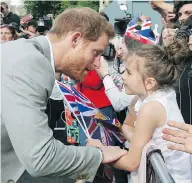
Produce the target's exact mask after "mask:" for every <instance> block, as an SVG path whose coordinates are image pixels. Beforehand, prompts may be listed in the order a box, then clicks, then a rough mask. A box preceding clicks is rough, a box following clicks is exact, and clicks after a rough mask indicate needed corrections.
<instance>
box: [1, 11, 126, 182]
mask: <svg viewBox="0 0 192 183" xmlns="http://www.w3.org/2000/svg"><path fill="white" fill-rule="evenodd" d="M114 34H115V33H114V31H113V27H112V25H111V24H109V23H108V22H107V21H106V20H105V19H104V18H103V17H102V16H101V15H99V14H98V13H97V12H95V11H93V10H91V9H90V8H73V9H68V10H65V11H64V12H63V13H62V14H60V15H59V16H58V17H57V18H56V19H55V21H54V25H53V27H52V29H51V30H50V32H49V33H48V34H47V36H46V37H44V36H39V37H35V38H32V39H29V40H26V39H19V40H18V41H15V42H11V43H5V44H3V45H2V46H1V48H2V49H1V51H2V52H1V53H2V68H3V69H2V75H1V76H2V85H1V86H2V90H1V91H2V100H1V101H2V113H1V119H2V123H1V130H2V135H1V139H2V141H1V145H2V146H1V155H2V164H1V170H2V174H1V175H2V180H1V182H8V181H10V180H11V181H12V182H14V181H15V182H16V181H17V180H18V179H19V178H20V177H21V175H22V174H23V172H24V171H25V170H27V171H28V172H29V173H30V174H31V175H32V176H34V177H42V176H52V177H64V176H67V177H70V178H72V179H84V180H88V181H92V180H93V178H94V176H95V173H96V171H97V169H98V167H99V165H100V164H101V163H110V162H113V161H115V160H117V159H119V158H120V157H121V156H123V155H125V154H126V151H124V150H121V149H120V148H118V147H98V148H95V147H73V146H65V145H64V144H62V143H61V142H59V141H57V140H56V139H54V138H53V133H52V130H51V129H50V128H49V127H48V118H47V115H46V114H45V109H46V105H47V100H48V98H49V96H50V94H51V92H52V89H53V85H54V81H55V72H60V73H64V74H65V75H67V76H69V77H70V78H72V79H74V80H77V81H82V80H83V79H84V77H85V76H86V75H87V73H88V71H90V70H93V69H95V67H99V62H100V56H101V54H102V53H103V51H104V49H105V47H106V46H107V44H108V41H109V39H110V38H112V37H114ZM10 111H11V114H10ZM92 141H94V140H92ZM96 142H97V141H96ZM18 182H19V181H18ZM53 182H54V179H53Z"/></svg>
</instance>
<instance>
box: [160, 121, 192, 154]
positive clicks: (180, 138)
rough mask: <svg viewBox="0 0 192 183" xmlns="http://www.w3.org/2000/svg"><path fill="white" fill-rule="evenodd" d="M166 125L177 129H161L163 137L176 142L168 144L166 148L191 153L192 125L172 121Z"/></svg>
mask: <svg viewBox="0 0 192 183" xmlns="http://www.w3.org/2000/svg"><path fill="white" fill-rule="evenodd" d="M168 125H169V126H171V127H174V128H177V129H178V130H173V129H168V128H165V129H163V133H164V134H165V135H163V139H164V140H167V141H170V142H175V143H176V144H170V145H168V148H169V149H171V150H178V151H184V152H187V153H190V154H192V125H188V124H185V123H178V122H173V121H170V122H168ZM181 130H182V131H181Z"/></svg>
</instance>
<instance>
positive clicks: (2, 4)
mask: <svg viewBox="0 0 192 183" xmlns="http://www.w3.org/2000/svg"><path fill="white" fill-rule="evenodd" d="M1 6H5V7H6V8H7V9H8V8H9V6H8V5H7V3H5V2H1Z"/></svg>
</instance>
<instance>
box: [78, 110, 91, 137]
mask: <svg viewBox="0 0 192 183" xmlns="http://www.w3.org/2000/svg"><path fill="white" fill-rule="evenodd" d="M80 115H81V119H82V121H83V125H84V127H85V130H86V132H87V134H88V136H89V138H91V136H90V134H89V131H88V129H87V125H86V123H85V120H84V118H83V115H82V113H81V112H80Z"/></svg>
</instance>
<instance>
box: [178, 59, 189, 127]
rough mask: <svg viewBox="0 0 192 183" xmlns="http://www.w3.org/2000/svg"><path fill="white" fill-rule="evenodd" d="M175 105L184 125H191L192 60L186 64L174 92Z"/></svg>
mask: <svg viewBox="0 0 192 183" xmlns="http://www.w3.org/2000/svg"><path fill="white" fill-rule="evenodd" d="M176 93H177V103H178V106H179V108H180V110H181V113H182V115H183V118H184V120H185V122H186V123H188V124H192V117H191V115H192V59H191V60H190V62H189V63H188V64H186V66H185V68H184V70H183V72H182V74H181V76H180V79H179V86H178V88H177V90H176Z"/></svg>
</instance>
